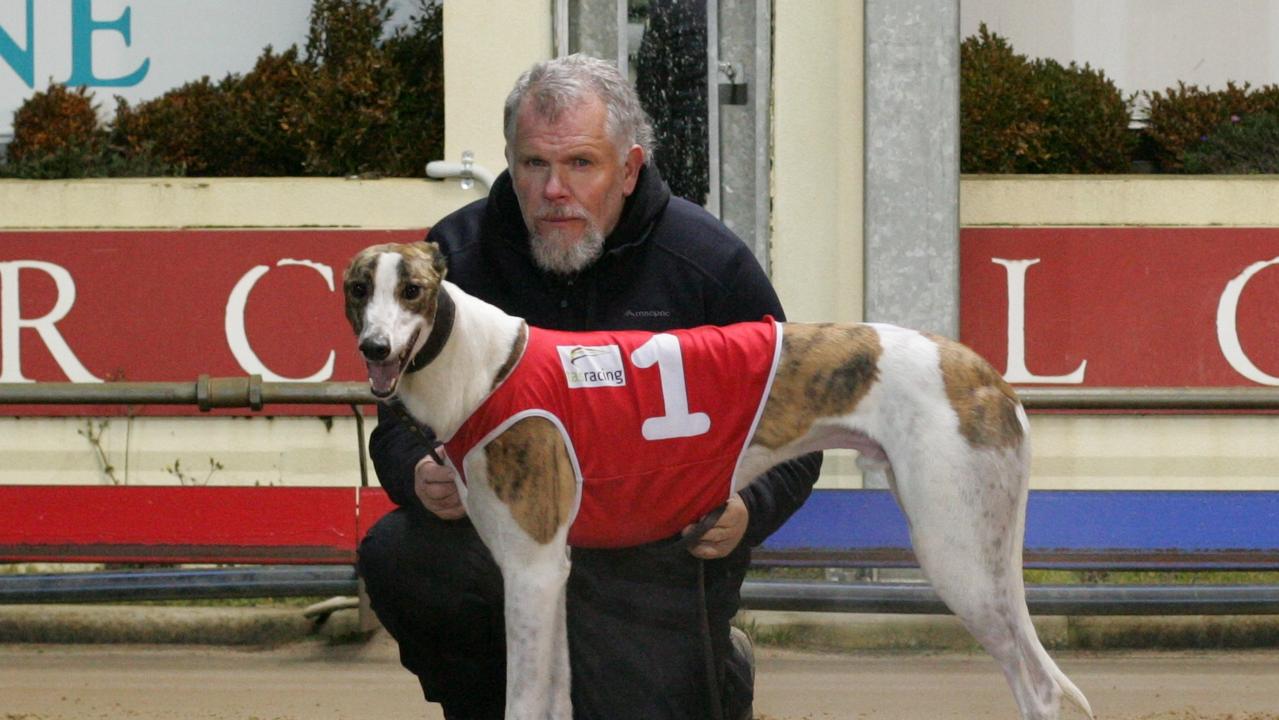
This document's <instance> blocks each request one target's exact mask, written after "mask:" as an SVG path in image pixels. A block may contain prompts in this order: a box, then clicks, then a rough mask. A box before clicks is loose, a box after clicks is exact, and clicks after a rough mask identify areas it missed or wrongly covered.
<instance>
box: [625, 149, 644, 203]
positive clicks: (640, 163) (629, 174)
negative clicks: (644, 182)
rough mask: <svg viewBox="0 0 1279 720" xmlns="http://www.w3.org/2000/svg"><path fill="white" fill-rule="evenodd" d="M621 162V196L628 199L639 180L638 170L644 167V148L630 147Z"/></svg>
mask: <svg viewBox="0 0 1279 720" xmlns="http://www.w3.org/2000/svg"><path fill="white" fill-rule="evenodd" d="M622 162H623V176H622V180H623V184H622V194H623V195H625V196H627V197H630V195H631V193H633V192H635V183H636V182H637V181H638V180H639V173H640V168H642V167H644V148H642V147H640V146H639V145H632V146H631V149H630V150H627V151H626V158H625V159H624V160H623V161H622Z"/></svg>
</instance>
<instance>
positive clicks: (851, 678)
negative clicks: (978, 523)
mask: <svg viewBox="0 0 1279 720" xmlns="http://www.w3.org/2000/svg"><path fill="white" fill-rule="evenodd" d="M1059 659H1060V661H1061V665H1062V667H1063V669H1065V670H1066V672H1067V673H1068V674H1070V675H1071V677H1072V678H1073V679H1074V680H1075V682H1076V683H1077V684H1078V685H1079V686H1080V687H1082V688H1083V689H1084V691H1085V692H1086V693H1087V694H1088V695H1089V698H1090V700H1091V701H1092V704H1093V708H1094V709H1095V710H1096V711H1097V715H1098V717H1099V718H1104V719H1105V720H1199V719H1211V720H1279V652H1275V651H1266V652H1209V653H1204V652H1194V653H1149V652H1142V653H1124V654H1117V653H1104V654H1081V653H1067V654H1059ZM758 685H759V697H758V699H757V702H756V712H757V714H758V715H759V716H760V718H762V719H767V720H823V719H826V718H852V719H862V718H865V719H867V720H920V719H924V718H927V719H930V720H932V719H936V720H944V719H946V718H956V719H958V718H964V719H966V720H985V719H986V718H1014V717H1015V716H1016V713H1015V710H1014V707H1013V703H1012V698H1011V696H1010V694H1009V693H1008V691H1007V688H1006V686H1005V685H1004V682H1003V678H1002V677H1001V676H1000V674H999V672H998V670H997V669H996V667H995V666H994V663H993V661H991V660H989V659H988V658H986V657H985V656H983V655H969V654H963V653H891V654H890V653H874V654H840V655H823V654H814V653H798V652H789V651H776V650H762V651H761V652H760V654H759V680H758ZM372 717H375V718H382V719H384V720H397V719H399V718H406V719H407V718H414V719H415V720H420V719H421V718H426V719H427V720H440V718H442V715H441V714H440V712H439V710H438V708H436V707H434V706H430V707H428V706H426V705H425V703H424V702H423V701H422V699H421V695H420V694H419V691H418V689H417V684H416V682H414V681H413V679H412V678H411V677H410V676H409V675H408V674H407V673H405V672H403V671H402V670H400V668H399V665H398V663H397V661H396V654H395V649H394V646H393V645H392V644H391V643H390V642H389V641H387V640H386V639H385V637H384V636H383V637H380V638H375V639H374V640H373V641H372V642H370V643H367V644H365V645H346V646H328V645H325V644H323V643H319V642H312V643H294V644H290V645H287V646H284V647H280V648H274V649H269V650H262V649H258V650H245V649H228V648H219V647H172V646H169V647H161V646H136V645H98V646H93V645H7V646H0V720H57V719H62V718H126V719H130V718H131V719H134V720H158V719H160V718H193V719H197V720H198V719H201V718H208V719H215V720H233V719H234V720H292V719H297V720H302V719H306V720H329V719H338V718H372ZM1064 717H1082V715H1078V714H1073V713H1066V714H1064Z"/></svg>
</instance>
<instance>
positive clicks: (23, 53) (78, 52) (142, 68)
mask: <svg viewBox="0 0 1279 720" xmlns="http://www.w3.org/2000/svg"><path fill="white" fill-rule="evenodd" d="M26 4H27V27H26V30H27V33H26V35H27V46H26V48H23V47H21V46H19V45H18V43H17V41H16V40H14V39H13V36H12V35H10V34H9V33H8V32H7V31H6V30H5V29H4V28H3V27H0V60H3V61H4V62H5V63H6V64H7V65H8V66H9V67H10V68H12V69H13V71H14V72H15V73H17V75H18V77H19V78H21V79H22V81H23V82H25V83H26V84H27V87H29V88H34V87H35V80H36V67H35V57H36V41H35V32H36V18H35V0H27V3H26ZM132 21H133V8H131V7H127V6H126V7H125V8H124V12H123V13H121V15H120V17H118V18H116V19H115V20H94V19H93V0H71V77H69V78H67V80H66V84H67V85H71V86H79V85H89V86H93V87H131V86H133V85H137V84H138V83H140V82H142V79H143V78H145V77H146V76H147V72H148V71H150V69H151V58H147V59H145V60H143V61H142V64H141V65H139V66H138V67H137V68H136V69H135V70H134V71H133V72H131V73H129V74H128V75H121V76H119V77H98V76H97V75H95V74H94V73H93V34H94V33H96V32H108V31H110V32H117V33H120V35H122V36H123V37H124V44H125V46H126V47H128V46H130V45H132V44H133V24H132Z"/></svg>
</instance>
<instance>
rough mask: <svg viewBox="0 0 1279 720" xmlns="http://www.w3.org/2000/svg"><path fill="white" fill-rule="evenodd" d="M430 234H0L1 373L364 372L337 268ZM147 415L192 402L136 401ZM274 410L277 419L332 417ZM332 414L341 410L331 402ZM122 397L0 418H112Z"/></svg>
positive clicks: (154, 376)
mask: <svg viewBox="0 0 1279 720" xmlns="http://www.w3.org/2000/svg"><path fill="white" fill-rule="evenodd" d="M425 234H426V232H425V230H420V229H419V230H393V231H391V230H175V231H56V232H3V233H0V382H6V383H23V382H67V381H71V382H82V383H100V382H112V381H146V382H150V381H161V382H194V381H195V379H196V378H197V377H198V376H199V375H201V374H208V375H211V376H215V377H216V376H244V375H252V374H258V375H261V376H262V378H263V380H268V381H311V382H321V381H328V380H334V381H357V382H358V381H363V380H367V379H368V376H367V374H366V370H365V367H364V364H363V362H362V360H361V359H360V357H359V354H358V353H357V352H356V349H355V342H354V340H353V338H352V335H351V330H350V327H349V326H348V325H347V322H346V318H345V315H344V314H343V298H342V272H343V271H344V270H345V269H346V264H347V261H348V260H349V259H350V258H351V256H353V255H354V254H355V253H356V252H358V251H359V250H360V249H362V248H364V247H366V246H368V245H372V244H374V243H379V242H411V241H415V240H420V239H422V237H424V236H425ZM127 411H128V412H134V413H140V414H152V415H159V414H164V415H173V414H198V413H199V410H198V409H196V408H194V407H189V408H188V407H178V406H170V407H161V406H155V407H148V408H132V409H128V410H127ZM333 411H334V410H333V409H331V408H330V409H328V411H325V412H320V411H319V410H318V409H317V408H316V407H302V406H297V407H290V408H286V407H284V406H280V407H279V408H278V409H273V411H272V412H273V413H275V414H302V415H306V414H332V412H333ZM336 411H337V412H349V409H348V408H338V409H337V410H336ZM124 412H126V409H125V408H123V407H122V406H116V407H105V408H92V409H89V408H84V407H68V406H56V405H53V406H42V407H18V406H5V405H0V415H15V414H18V415H82V414H95V415H112V414H121V413H124Z"/></svg>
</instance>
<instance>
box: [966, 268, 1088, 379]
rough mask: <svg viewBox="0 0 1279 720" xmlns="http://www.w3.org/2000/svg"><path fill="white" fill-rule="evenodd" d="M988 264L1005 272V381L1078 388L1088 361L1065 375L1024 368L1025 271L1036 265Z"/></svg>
mask: <svg viewBox="0 0 1279 720" xmlns="http://www.w3.org/2000/svg"><path fill="white" fill-rule="evenodd" d="M990 261H991V262H993V263H995V264H997V265H1003V266H1004V267H1005V268H1007V270H1008V371H1007V372H1005V373H1004V379H1005V380H1007V381H1008V382H1010V383H1044V384H1046V385H1079V384H1082V383H1083V381H1084V369H1085V368H1086V367H1087V366H1088V361H1087V360H1084V361H1083V362H1081V363H1079V367H1078V368H1076V369H1075V371H1074V372H1072V373H1068V374H1066V375H1035V374H1033V373H1031V372H1030V369H1029V368H1027V367H1026V271H1027V269H1029V268H1030V266H1031V265H1034V264H1036V263H1038V262H1039V258H1035V259H1033V260H1005V259H1004V258H991V260H990Z"/></svg>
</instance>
